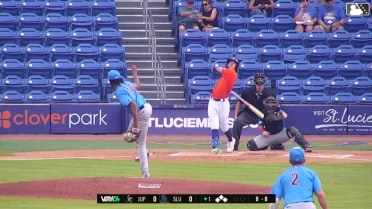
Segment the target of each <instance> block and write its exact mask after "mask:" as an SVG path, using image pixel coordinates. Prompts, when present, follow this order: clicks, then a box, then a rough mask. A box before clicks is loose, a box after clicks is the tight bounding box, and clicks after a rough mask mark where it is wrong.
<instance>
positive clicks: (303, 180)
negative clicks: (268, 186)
mask: <svg viewBox="0 0 372 209" xmlns="http://www.w3.org/2000/svg"><path fill="white" fill-rule="evenodd" d="M289 162H290V163H291V165H292V167H290V168H288V169H287V170H286V171H284V172H283V173H282V174H281V175H280V176H279V178H278V179H277V181H276V182H275V185H274V186H273V188H272V190H271V194H275V196H276V202H275V203H271V204H270V206H269V209H278V206H279V201H280V199H282V198H283V199H284V209H315V208H316V207H315V205H314V198H313V193H315V195H316V196H317V198H318V200H319V203H320V205H321V206H322V208H323V209H328V205H327V200H326V196H325V193H324V191H323V189H322V185H321V183H320V179H319V176H318V174H317V173H316V172H315V171H313V170H311V169H310V168H307V167H305V166H304V163H305V153H304V151H303V149H301V148H300V147H293V148H292V149H291V150H290V152H289Z"/></svg>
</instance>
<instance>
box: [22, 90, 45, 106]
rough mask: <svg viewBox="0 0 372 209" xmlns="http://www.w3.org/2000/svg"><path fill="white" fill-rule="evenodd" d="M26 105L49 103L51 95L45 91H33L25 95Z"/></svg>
mask: <svg viewBox="0 0 372 209" xmlns="http://www.w3.org/2000/svg"><path fill="white" fill-rule="evenodd" d="M25 102H26V103H49V102H50V98H49V93H45V92H43V91H38V90H32V91H30V92H28V93H26V94H25Z"/></svg>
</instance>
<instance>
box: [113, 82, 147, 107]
mask: <svg viewBox="0 0 372 209" xmlns="http://www.w3.org/2000/svg"><path fill="white" fill-rule="evenodd" d="M116 97H117V98H118V100H119V102H120V104H121V105H123V106H124V107H126V108H128V106H129V103H130V102H134V103H136V105H137V108H140V107H141V106H142V105H144V104H145V103H146V99H145V98H144V97H143V96H142V95H141V94H140V93H139V92H138V91H137V90H136V86H135V85H134V84H133V83H131V82H130V81H126V80H125V81H124V83H122V84H121V85H120V86H119V87H118V88H117V89H116Z"/></svg>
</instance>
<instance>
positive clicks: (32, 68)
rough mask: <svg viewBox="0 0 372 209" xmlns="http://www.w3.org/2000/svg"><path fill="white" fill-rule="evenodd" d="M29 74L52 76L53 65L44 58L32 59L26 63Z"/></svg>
mask: <svg viewBox="0 0 372 209" xmlns="http://www.w3.org/2000/svg"><path fill="white" fill-rule="evenodd" d="M26 71H27V76H26V77H29V76H31V75H40V76H42V77H43V78H45V79H50V78H52V76H53V74H54V72H53V66H52V64H51V63H50V62H49V61H45V60H43V59H31V60H29V61H28V62H27V63H26Z"/></svg>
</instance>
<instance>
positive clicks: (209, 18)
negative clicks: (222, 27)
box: [199, 0, 218, 32]
mask: <svg viewBox="0 0 372 209" xmlns="http://www.w3.org/2000/svg"><path fill="white" fill-rule="evenodd" d="M199 28H200V30H201V31H205V32H208V31H210V30H211V29H212V28H218V19H217V9H216V8H214V7H212V1H211V0H204V1H203V9H202V11H201V16H200V24H199Z"/></svg>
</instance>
